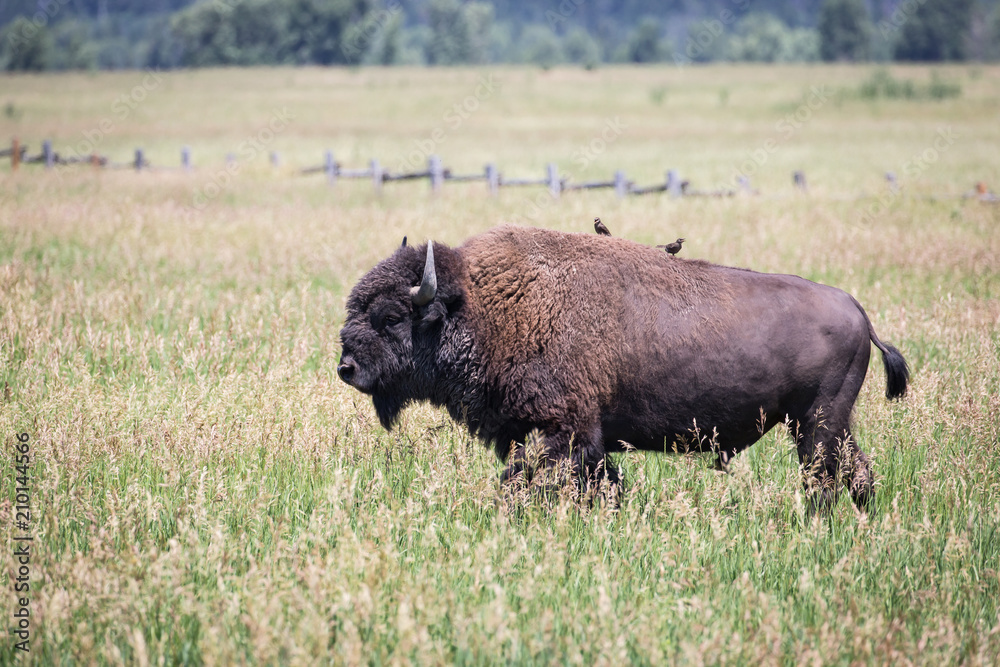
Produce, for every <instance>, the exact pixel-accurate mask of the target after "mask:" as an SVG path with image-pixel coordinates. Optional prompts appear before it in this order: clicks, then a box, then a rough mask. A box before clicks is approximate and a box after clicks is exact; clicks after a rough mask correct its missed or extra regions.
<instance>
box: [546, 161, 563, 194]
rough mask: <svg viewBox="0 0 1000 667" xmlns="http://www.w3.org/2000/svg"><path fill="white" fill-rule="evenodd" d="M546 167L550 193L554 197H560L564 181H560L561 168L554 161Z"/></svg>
mask: <svg viewBox="0 0 1000 667" xmlns="http://www.w3.org/2000/svg"><path fill="white" fill-rule="evenodd" d="M545 168H546V171H547V172H548V178H549V194H550V195H552V197H553V198H554V199H559V193H560V192H561V191H562V183H560V182H559V169H558V167H556V165H555V163H554V162H549V163H548V164H547V165H546V167H545Z"/></svg>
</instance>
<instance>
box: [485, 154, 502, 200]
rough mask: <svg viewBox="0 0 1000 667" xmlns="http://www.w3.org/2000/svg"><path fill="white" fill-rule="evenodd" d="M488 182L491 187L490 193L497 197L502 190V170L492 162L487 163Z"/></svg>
mask: <svg viewBox="0 0 1000 667" xmlns="http://www.w3.org/2000/svg"><path fill="white" fill-rule="evenodd" d="M486 184H487V185H488V186H489V188H490V194H491V195H492V196H494V197H496V196H497V192H499V190H500V172H499V171H497V166H496V165H495V164H493V163H492V162H490V163H489V164H488V165H486Z"/></svg>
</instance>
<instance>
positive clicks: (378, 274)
mask: <svg viewBox="0 0 1000 667" xmlns="http://www.w3.org/2000/svg"><path fill="white" fill-rule="evenodd" d="M341 342H342V347H343V353H342V356H341V360H340V364H339V365H338V368H337V371H338V374H339V375H340V377H341V378H342V379H343V380H344V381H345V382H347V383H348V384H351V385H352V386H354V387H355V388H357V389H359V390H361V391H363V392H365V393H368V394H371V396H372V398H373V402H374V405H375V409H376V411H377V413H378V416H379V419H380V420H381V422H382V424H383V425H384V426H385V427H386V428H391V427H392V425H393V423H394V422H395V421H396V419H397V418H398V416H399V414H400V412H401V411H402V410H403V409H404V408H405V407H406V406H407V405H408V404H410V403H412V402H415V401H425V400H426V401H430V402H432V403H433V404H435V405H442V406H445V407H447V409H448V411H449V413H450V414H451V415H452V417H453V418H454V419H456V420H457V421H460V422H462V423H464V424H466V425H467V426H468V428H469V429H470V431H471V432H472V433H473V434H474V435H476V436H478V437H479V438H481V439H483V440H484V441H486V442H488V443H490V444H492V445H493V447H494V448H495V450H496V452H497V455H498V456H499V457H500V458H501V460H506V461H508V467H507V470H506V471H505V473H504V477H505V479H506V478H510V477H511V476H513V475H516V474H517V473H519V472H520V471H521V470H522V465H523V464H522V461H521V459H522V457H521V456H520V454H521V453H522V452H523V443H524V442H525V440H526V438H527V436H528V434H529V433H530V432H531V431H533V430H536V429H537V430H538V431H539V432H540V433H541V434H542V436H543V438H544V447H543V449H544V452H543V463H545V464H548V465H553V464H557V463H559V462H560V461H568V462H569V463H570V464H571V466H572V469H573V470H574V471H575V472H576V473H578V474H579V479H581V480H582V481H583V483H587V482H589V481H597V480H610V481H612V482H613V481H616V480H617V473H616V472H615V470H614V468H613V467H611V466H609V465H608V464H607V460H606V457H607V454H608V453H611V452H618V451H622V449H623V443H628V445H630V446H632V447H635V448H638V449H645V450H653V451H680V450H684V451H715V452H717V454H718V456H719V463H720V465H721V466H722V467H725V466H726V465H727V464H728V462H729V460H731V459H732V457H733V456H735V455H736V454H737V453H739V452H740V451H741V450H743V449H745V448H746V447H748V446H750V445H751V444H753V443H754V442H756V441H757V440H758V439H759V438H760V437H761V436H762V435H763V434H764V433H766V432H767V431H768V430H770V429H771V428H772V427H773V426H774V425H776V424H779V423H784V422H787V423H789V425H790V427H791V431H792V436H793V438H794V439H795V442H796V446H797V449H798V454H799V460H800V463H801V464H802V465H803V467H804V469H805V470H806V471H807V477H806V482H807V487H809V488H810V489H811V490H812V493H813V499H814V501H815V502H816V503H817V504H818V505H829V504H830V503H832V501H833V500H834V499H835V498H836V494H837V491H838V490H839V486H840V484H841V483H843V484H846V485H847V487H848V488H849V490H850V493H851V496H852V498H853V499H854V501H855V503H856V504H857V505H858V506H859V507H862V508H865V507H867V506H868V505H869V504H870V502H871V499H872V477H871V471H870V467H869V463H868V458H867V457H866V456H865V454H864V452H862V451H861V450H860V449H859V448H858V446H857V444H856V443H855V442H854V439H853V437H852V436H851V431H850V416H851V410H852V408H853V406H854V401H855V399H856V398H857V395H858V391H859V390H860V388H861V385H862V383H863V382H864V379H865V374H866V372H867V369H868V360H869V356H870V354H871V344H872V343H874V344H875V345H876V347H878V348H879V350H880V351H881V352H882V356H883V363H884V366H885V370H886V375H887V391H886V396H887V397H888V398H897V397H900V396H902V395H904V394H905V392H906V384H907V379H908V370H907V367H906V362H905V361H904V359H903V357H902V355H901V354H900V353H899V351H898V350H896V349H895V348H894V347H892V346H890V345H886V344H883V343H882V342H881V341H880V340H879V339H878V337H877V336H876V335H875V331H874V329H873V328H872V325H871V322H870V321H869V320H868V316H867V315H866V314H865V312H864V310H863V309H862V308H861V306H860V304H858V302H857V301H855V300H854V298H853V297H851V296H850V295H848V294H846V293H845V292H842V291H840V290H838V289H835V288H832V287H827V286H824V285H819V284H816V283H813V282H810V281H807V280H804V279H802V278H799V277H796V276H785V275H771V274H761V273H755V272H753V271H747V270H743V269H734V268H729V267H723V266H717V265H714V264H710V263H707V262H702V261H692V260H682V259H677V258H670V257H667V256H666V255H665V254H664V253H662V252H660V251H657V250H655V249H653V248H649V247H646V246H642V245H639V244H636V243H633V242H630V241H627V240H624V239H617V238H607V237H600V238H598V237H596V236H593V235H589V234H562V233H558V232H553V231H547V230H539V229H530V228H523V227H515V226H502V227H498V228H496V229H494V230H491V231H489V232H487V233H486V234H483V235H481V236H477V237H473V238H471V239H469V240H468V241H467V242H466V243H465V244H464V245H462V246H460V247H458V248H448V247H446V246H442V245H433V244H430V243H429V244H427V246H421V247H407V246H403V247H400V248H399V249H398V250H396V252H395V254H393V255H392V256H391V257H389V258H387V259H385V260H384V261H382V262H381V263H379V264H378V265H377V266H376V267H375V268H373V269H372V270H371V271H369V272H368V274H367V275H365V276H364V277H363V278H362V279H361V280H360V281H359V282H358V284H357V285H356V286H355V287H354V289H353V290H352V292H351V295H350V297H349V299H348V302H347V321H346V323H345V325H344V328H343V329H342V331H341ZM708 435H710V436H712V437H705V436H708Z"/></svg>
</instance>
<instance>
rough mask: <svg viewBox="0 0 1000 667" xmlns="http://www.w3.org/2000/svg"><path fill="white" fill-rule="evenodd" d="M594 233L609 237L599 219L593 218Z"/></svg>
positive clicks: (606, 229) (609, 234)
mask: <svg viewBox="0 0 1000 667" xmlns="http://www.w3.org/2000/svg"><path fill="white" fill-rule="evenodd" d="M594 231H596V232H597V233H598V234H600V235H601V236H611V232H609V231H608V228H607V227H605V226H604V223H603V222H601V219H600V218H594Z"/></svg>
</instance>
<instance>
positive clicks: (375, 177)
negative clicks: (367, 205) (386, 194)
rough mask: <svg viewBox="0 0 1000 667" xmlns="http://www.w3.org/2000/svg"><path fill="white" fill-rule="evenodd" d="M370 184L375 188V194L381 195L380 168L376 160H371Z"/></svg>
mask: <svg viewBox="0 0 1000 667" xmlns="http://www.w3.org/2000/svg"><path fill="white" fill-rule="evenodd" d="M372 184H373V185H374V186H375V194H376V195H378V196H381V195H382V167H381V166H380V165H379V163H378V160H372Z"/></svg>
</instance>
